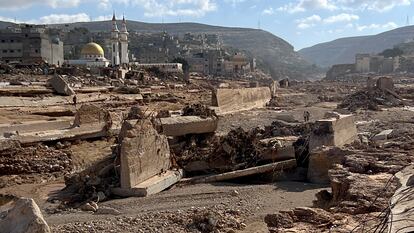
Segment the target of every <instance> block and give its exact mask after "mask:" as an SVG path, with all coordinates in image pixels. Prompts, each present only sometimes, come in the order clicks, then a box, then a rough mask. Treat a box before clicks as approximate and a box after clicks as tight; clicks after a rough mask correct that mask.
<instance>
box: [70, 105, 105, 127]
mask: <svg viewBox="0 0 414 233" xmlns="http://www.w3.org/2000/svg"><path fill="white" fill-rule="evenodd" d="M96 123H99V124H105V125H106V126H107V129H109V128H110V126H111V125H112V120H111V116H110V114H109V111H108V110H106V109H102V108H100V107H98V106H96V105H93V104H84V105H82V106H81V107H80V108H79V109H78V111H77V112H76V115H75V120H74V122H73V126H75V127H79V126H81V125H83V124H84V125H88V124H96Z"/></svg>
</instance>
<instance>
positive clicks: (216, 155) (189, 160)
mask: <svg viewBox="0 0 414 233" xmlns="http://www.w3.org/2000/svg"><path fill="white" fill-rule="evenodd" d="M309 133H310V126H309V125H301V124H287V123H283V122H281V121H274V122H273V123H272V124H271V125H270V126H266V127H265V129H259V128H255V129H252V130H249V131H246V130H244V129H242V128H237V129H233V130H231V131H230V132H229V133H228V134H226V135H220V136H219V135H214V134H204V135H187V136H184V137H182V138H180V139H179V140H178V142H179V143H176V144H175V145H173V146H172V151H173V153H174V155H175V160H176V161H177V163H178V164H179V165H180V166H181V167H183V168H184V169H185V170H186V171H187V172H207V171H210V172H212V171H215V172H219V173H220V172H229V171H235V170H239V169H245V168H249V167H254V166H256V165H257V164H258V163H263V162H264V161H277V160H281V159H283V158H285V159H286V158H295V153H296V151H295V148H294V144H295V143H297V142H299V144H300V143H301V141H303V140H300V139H299V137H295V136H302V135H303V136H304V137H305V138H306V137H308V135H309Z"/></svg>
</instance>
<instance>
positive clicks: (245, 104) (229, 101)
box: [212, 87, 271, 114]
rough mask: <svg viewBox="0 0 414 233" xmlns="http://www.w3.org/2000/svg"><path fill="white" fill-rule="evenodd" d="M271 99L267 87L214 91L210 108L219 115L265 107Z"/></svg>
mask: <svg viewBox="0 0 414 233" xmlns="http://www.w3.org/2000/svg"><path fill="white" fill-rule="evenodd" d="M270 99H271V93H270V88H269V87H257V88H241V89H216V90H214V91H213V95H212V106H214V107H218V112H219V113H221V114H224V113H231V112H236V111H242V110H250V109H253V108H262V107H265V106H266V103H268V102H269V101H270Z"/></svg>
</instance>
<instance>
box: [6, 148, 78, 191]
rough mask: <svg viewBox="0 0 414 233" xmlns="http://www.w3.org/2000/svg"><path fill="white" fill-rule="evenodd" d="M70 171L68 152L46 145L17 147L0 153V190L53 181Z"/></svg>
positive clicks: (70, 162)
mask: <svg viewBox="0 0 414 233" xmlns="http://www.w3.org/2000/svg"><path fill="white" fill-rule="evenodd" d="M71 170H72V160H71V154H70V152H69V151H64V150H58V149H55V148H53V147H48V146H46V145H42V144H39V145H36V146H29V147H20V146H18V145H17V146H15V147H13V148H10V149H7V150H4V151H1V152H0V188H4V187H7V186H12V185H16V184H24V183H41V182H45V181H50V180H54V179H56V178H59V177H63V176H64V175H65V174H68V173H69V172H70V171H71Z"/></svg>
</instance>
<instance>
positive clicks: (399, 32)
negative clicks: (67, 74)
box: [299, 26, 414, 67]
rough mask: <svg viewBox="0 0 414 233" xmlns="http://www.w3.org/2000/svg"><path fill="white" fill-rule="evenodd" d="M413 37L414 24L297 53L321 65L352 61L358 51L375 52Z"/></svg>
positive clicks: (344, 39) (343, 39) (320, 45)
mask: <svg viewBox="0 0 414 233" xmlns="http://www.w3.org/2000/svg"><path fill="white" fill-rule="evenodd" d="M413 38H414V26H407V27H401V28H397V29H394V30H391V31H387V32H383V33H380V34H377V35H372V36H361V37H351V38H342V39H337V40H334V41H331V42H327V43H321V44H317V45H314V46H312V47H309V48H304V49H302V50H300V51H299V53H300V54H301V55H302V56H303V57H304V58H305V59H306V60H308V61H309V62H311V63H313V64H316V65H318V66H321V67H330V66H332V65H335V64H344V63H352V62H353V61H354V60H355V55H356V54H358V53H369V54H377V53H380V52H382V51H383V50H385V49H388V48H392V47H394V46H395V45H397V44H400V43H403V42H407V41H410V40H412V39H413Z"/></svg>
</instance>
